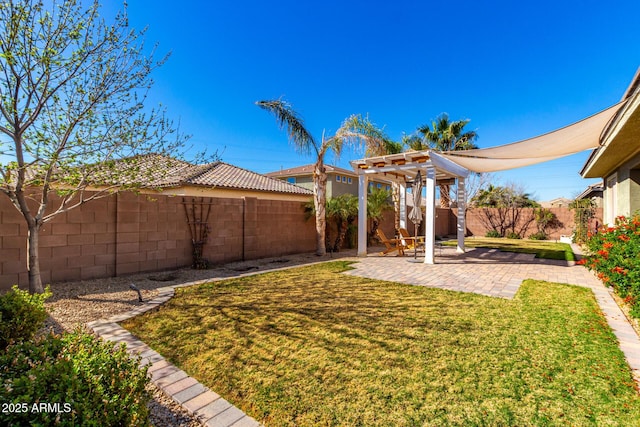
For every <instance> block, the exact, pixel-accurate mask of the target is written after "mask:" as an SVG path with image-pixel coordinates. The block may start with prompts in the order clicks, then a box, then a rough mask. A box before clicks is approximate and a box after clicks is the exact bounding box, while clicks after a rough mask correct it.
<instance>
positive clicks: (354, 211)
mask: <svg viewBox="0 0 640 427" xmlns="http://www.w3.org/2000/svg"><path fill="white" fill-rule="evenodd" d="M327 217H328V218H330V219H332V220H333V221H334V222H335V224H336V230H337V233H338V234H337V236H336V240H335V241H334V243H333V245H331V244H329V247H331V251H332V252H340V248H341V247H342V243H343V242H344V239H345V236H346V235H347V230H348V229H349V225H351V224H352V223H353V222H354V221H355V220H356V218H358V198H357V197H356V196H354V195H353V194H341V195H340V196H338V197H332V198H330V199H329V200H327Z"/></svg>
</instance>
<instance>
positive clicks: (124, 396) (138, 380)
mask: <svg viewBox="0 0 640 427" xmlns="http://www.w3.org/2000/svg"><path fill="white" fill-rule="evenodd" d="M139 361H140V359H139V358H137V359H132V358H130V357H129V355H128V354H127V352H126V350H125V349H124V348H123V347H119V348H115V347H114V345H113V344H112V343H105V342H104V341H102V340H100V339H98V338H96V337H94V336H93V335H90V334H88V333H86V332H83V331H80V330H78V331H75V332H73V333H71V334H67V335H65V336H63V337H59V336H55V335H48V336H46V337H44V338H42V339H41V340H40V341H39V342H23V343H18V344H14V345H10V346H9V347H7V349H6V352H5V353H4V354H2V355H0V403H2V404H8V403H12V404H13V405H14V406H13V409H14V410H12V411H3V412H1V413H0V424H2V425H60V426H74V425H96V426H124V425H126V426H147V425H149V422H148V415H149V414H148V408H147V402H148V395H147V392H146V391H145V386H146V384H147V382H148V381H149V379H148V378H147V375H146V374H147V372H146V371H147V369H146V368H142V369H141V368H139V367H138V365H139ZM42 403H45V404H49V405H54V406H53V407H51V406H50V407H49V408H48V410H46V411H38V410H37V409H38V407H39V406H36V407H35V408H34V407H33V405H34V404H36V405H40V404H42ZM15 405H20V406H15ZM16 408H19V410H17V411H16V410H15V409H16ZM22 409H24V411H23V410H22ZM34 409H35V410H34Z"/></svg>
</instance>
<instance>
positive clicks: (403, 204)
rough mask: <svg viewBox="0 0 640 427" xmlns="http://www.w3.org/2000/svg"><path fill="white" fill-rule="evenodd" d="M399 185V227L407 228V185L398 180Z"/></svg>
mask: <svg viewBox="0 0 640 427" xmlns="http://www.w3.org/2000/svg"><path fill="white" fill-rule="evenodd" d="M398 186H399V187H400V190H399V191H400V212H399V215H400V228H407V185H406V184H405V183H404V182H398Z"/></svg>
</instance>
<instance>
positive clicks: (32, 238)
mask: <svg viewBox="0 0 640 427" xmlns="http://www.w3.org/2000/svg"><path fill="white" fill-rule="evenodd" d="M39 239H40V226H39V225H38V224H30V225H29V233H28V238H27V252H28V254H29V258H28V261H27V270H28V272H29V292H30V293H32V294H35V293H38V294H41V293H43V292H44V288H43V287H42V276H40V258H39V257H38V252H39V251H38V243H39Z"/></svg>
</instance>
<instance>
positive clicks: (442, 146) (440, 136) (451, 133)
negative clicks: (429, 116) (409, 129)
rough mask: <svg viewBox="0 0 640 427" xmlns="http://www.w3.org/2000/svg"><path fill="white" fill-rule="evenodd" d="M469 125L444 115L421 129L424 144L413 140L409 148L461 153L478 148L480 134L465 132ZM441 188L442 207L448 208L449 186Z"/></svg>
mask: <svg viewBox="0 0 640 427" xmlns="http://www.w3.org/2000/svg"><path fill="white" fill-rule="evenodd" d="M468 123H469V120H457V121H451V120H449V116H448V115H447V114H446V113H443V114H441V115H440V116H438V117H437V118H436V119H435V120H433V121H432V122H431V126H429V125H424V126H421V127H419V128H418V132H419V133H421V134H422V142H421V143H420V144H417V141H416V140H415V139H412V140H410V144H409V147H410V148H412V149H414V150H418V149H423V150H424V149H431V150H437V151H461V150H471V149H474V148H478V146H477V145H476V144H475V140H476V139H477V138H478V134H477V133H476V132H475V131H466V132H465V131H464V127H465V126H466V125H467V124H468ZM412 145H413V146H412ZM416 147H420V148H416ZM439 187H440V207H442V208H448V207H449V206H450V202H451V197H450V195H449V192H450V188H449V185H448V184H440V185H439Z"/></svg>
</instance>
